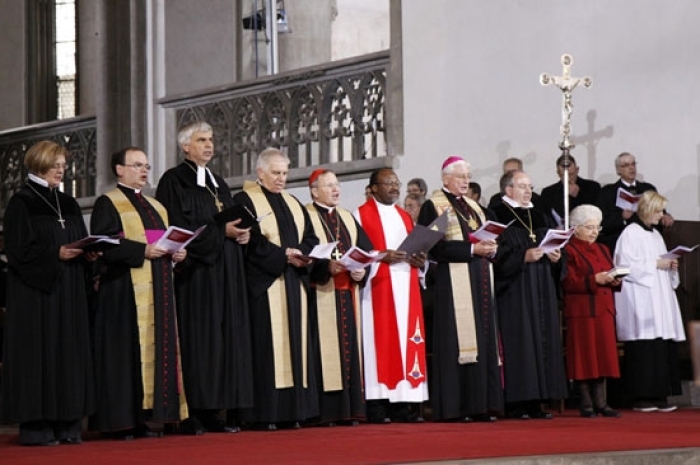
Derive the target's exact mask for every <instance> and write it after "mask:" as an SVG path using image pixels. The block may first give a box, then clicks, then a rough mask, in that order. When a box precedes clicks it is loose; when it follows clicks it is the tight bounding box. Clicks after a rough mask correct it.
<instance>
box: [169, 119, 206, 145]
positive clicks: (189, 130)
mask: <svg viewBox="0 0 700 465" xmlns="http://www.w3.org/2000/svg"><path fill="white" fill-rule="evenodd" d="M195 132H214V131H213V130H212V128H211V126H210V125H209V123H207V122H205V121H194V122H192V123H189V124H187V125H185V126H184V127H183V128H182V129H180V131H179V132H178V133H177V143H178V144H180V147H182V146H183V145H185V144H189V143H190V142H192V134H194V133H195Z"/></svg>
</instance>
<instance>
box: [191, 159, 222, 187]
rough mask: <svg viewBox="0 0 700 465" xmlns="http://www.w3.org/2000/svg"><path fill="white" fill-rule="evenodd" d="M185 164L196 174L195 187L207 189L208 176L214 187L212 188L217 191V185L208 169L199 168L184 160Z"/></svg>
mask: <svg viewBox="0 0 700 465" xmlns="http://www.w3.org/2000/svg"><path fill="white" fill-rule="evenodd" d="M185 163H187V164H188V165H189V166H190V168H192V169H193V170H194V171H195V172H196V173H197V185H198V186H199V187H207V178H206V176H207V174H208V175H209V180H210V181H211V183H212V184H213V185H214V187H215V188H217V189H218V187H219V183H217V182H216V179H215V178H214V175H213V174H212V172H211V170H210V169H209V168H208V167H206V166H199V165H198V164H196V163H195V162H193V161H192V160H185Z"/></svg>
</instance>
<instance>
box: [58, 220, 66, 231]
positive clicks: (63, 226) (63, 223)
mask: <svg viewBox="0 0 700 465" xmlns="http://www.w3.org/2000/svg"><path fill="white" fill-rule="evenodd" d="M56 221H58V222H59V223H61V229H66V220H64V219H63V218H59V219H58V220H56Z"/></svg>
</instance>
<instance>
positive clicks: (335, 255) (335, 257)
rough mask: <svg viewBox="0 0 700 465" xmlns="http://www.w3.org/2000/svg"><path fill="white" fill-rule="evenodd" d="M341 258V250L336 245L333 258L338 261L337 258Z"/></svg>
mask: <svg viewBox="0 0 700 465" xmlns="http://www.w3.org/2000/svg"><path fill="white" fill-rule="evenodd" d="M340 258H341V255H340V250H338V248H337V247H336V248H335V249H334V250H333V259H334V260H336V261H337V260H340Z"/></svg>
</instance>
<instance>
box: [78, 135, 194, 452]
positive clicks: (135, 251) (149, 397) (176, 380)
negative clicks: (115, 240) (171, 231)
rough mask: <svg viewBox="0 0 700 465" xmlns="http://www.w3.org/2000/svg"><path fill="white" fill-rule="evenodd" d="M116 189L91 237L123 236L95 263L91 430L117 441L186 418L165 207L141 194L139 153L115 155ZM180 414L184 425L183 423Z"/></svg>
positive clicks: (143, 174) (98, 209) (100, 208)
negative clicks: (161, 243)
mask: <svg viewBox="0 0 700 465" xmlns="http://www.w3.org/2000/svg"><path fill="white" fill-rule="evenodd" d="M111 166H112V172H113V173H114V174H115V175H116V176H117V181H118V185H117V187H116V189H113V190H111V191H109V192H107V193H106V194H104V195H102V196H101V197H99V198H98V199H97V200H96V201H95V206H94V209H93V212H92V216H91V225H90V230H91V232H92V234H95V235H106V236H116V235H120V236H121V240H120V242H119V245H118V246H116V247H113V248H110V249H107V250H105V251H104V252H103V255H102V257H101V259H100V261H99V262H98V271H99V291H98V295H97V310H96V314H95V329H94V334H95V337H94V344H95V369H96V373H97V385H98V388H97V401H98V402H97V405H98V406H97V412H96V414H95V416H94V418H93V427H94V428H95V429H97V430H99V431H101V432H103V433H111V434H112V435H113V436H114V437H116V438H124V439H132V438H134V437H139V436H151V435H153V432H151V431H150V430H149V428H148V427H147V426H146V422H147V421H148V422H158V423H164V424H173V423H176V422H179V421H180V420H181V419H184V417H187V411H186V404H185V402H184V395H182V396H180V392H179V391H180V389H179V386H180V384H181V381H182V376H181V375H182V373H181V370H180V368H181V367H180V360H178V356H177V353H178V337H177V331H176V328H177V323H176V315H175V296H174V293H173V265H172V263H173V262H177V263H179V262H181V261H183V260H184V259H185V256H186V255H187V252H186V251H185V250H181V251H179V252H176V253H174V254H172V255H170V254H168V253H167V251H166V250H165V249H162V248H159V247H156V245H155V243H154V241H155V239H156V237H157V236H158V235H159V234H162V233H163V232H164V231H165V229H166V227H167V224H168V219H167V212H166V210H165V207H163V206H162V205H161V204H160V202H158V201H157V200H156V199H154V198H151V197H146V196H145V195H143V194H142V192H141V189H143V187H144V186H145V185H146V183H147V182H148V171H149V170H150V165H149V164H148V158H147V157H146V154H145V153H144V152H143V151H142V150H141V149H139V148H136V147H127V148H125V149H122V150H120V151H118V152H116V153H114V154H113V155H112V162H111ZM181 415H182V417H183V418H181Z"/></svg>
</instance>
